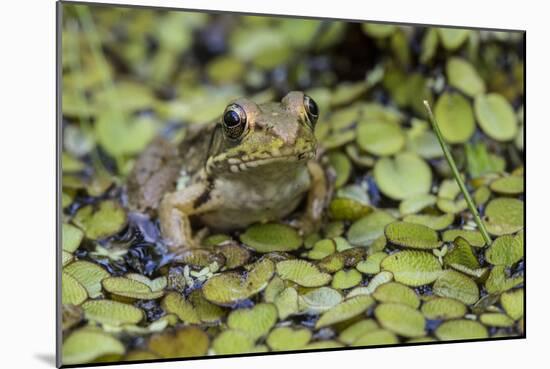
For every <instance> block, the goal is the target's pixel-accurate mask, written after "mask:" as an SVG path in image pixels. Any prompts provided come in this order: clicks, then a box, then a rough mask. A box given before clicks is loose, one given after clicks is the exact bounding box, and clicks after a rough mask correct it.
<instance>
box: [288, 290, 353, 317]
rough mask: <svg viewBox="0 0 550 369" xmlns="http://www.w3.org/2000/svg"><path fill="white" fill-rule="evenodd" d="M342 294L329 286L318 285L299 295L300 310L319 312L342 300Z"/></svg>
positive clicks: (312, 312) (310, 312)
mask: <svg viewBox="0 0 550 369" xmlns="http://www.w3.org/2000/svg"><path fill="white" fill-rule="evenodd" d="M342 299H343V298H342V294H341V293H340V292H338V291H337V290H335V289H333V288H330V287H320V288H316V289H314V290H311V291H309V292H306V293H305V294H303V295H300V297H299V305H300V308H301V310H303V311H304V312H306V313H308V314H320V313H324V312H325V311H327V310H330V309H331V308H333V307H334V306H336V305H338V304H339V303H341V302H342Z"/></svg>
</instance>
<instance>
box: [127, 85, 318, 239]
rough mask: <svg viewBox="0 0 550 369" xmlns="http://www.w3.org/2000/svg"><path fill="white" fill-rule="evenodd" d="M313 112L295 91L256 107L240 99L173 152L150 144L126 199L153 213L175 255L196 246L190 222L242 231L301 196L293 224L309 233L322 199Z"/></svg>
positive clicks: (279, 214)
mask: <svg viewBox="0 0 550 369" xmlns="http://www.w3.org/2000/svg"><path fill="white" fill-rule="evenodd" d="M318 114H319V113H318V109H317V105H316V104H315V102H314V101H313V99H311V98H310V97H309V96H307V95H305V94H304V93H302V92H298V91H294V92H290V93H288V94H287V95H286V96H285V97H284V98H283V99H282V100H281V101H280V102H270V103H265V104H259V105H258V104H255V103H254V102H253V101H251V100H248V99H244V98H241V99H237V100H235V101H233V102H231V103H230V104H229V105H227V107H226V109H225V111H224V112H223V114H222V117H221V118H220V120H219V122H217V123H215V124H213V125H207V126H205V127H202V128H200V129H195V130H194V131H190V132H188V134H187V136H186V138H185V140H183V142H182V143H181V144H180V145H179V147H178V148H175V147H173V146H171V144H170V143H168V142H167V141H166V140H162V139H157V140H156V141H155V142H153V143H152V144H151V145H150V146H149V147H148V148H147V149H146V150H145V151H144V153H142V155H141V156H140V157H139V158H138V160H137V163H136V165H135V167H134V169H133V171H132V173H131V174H130V177H129V180H128V196H129V202H130V204H131V206H132V207H134V208H137V209H138V210H142V211H143V210H152V211H154V212H158V217H159V220H160V227H161V232H162V235H163V237H164V240H165V241H166V243H167V244H168V245H169V247H170V248H172V249H173V250H185V249H189V248H193V247H198V246H199V245H200V240H199V239H198V238H197V237H193V234H192V228H191V219H197V220H198V221H199V222H200V223H201V224H202V225H205V226H207V227H208V228H209V229H214V230H221V231H228V230H235V229H242V228H245V227H246V226H248V225H250V224H252V223H257V222H268V221H274V220H280V219H282V218H284V217H286V216H287V215H289V214H290V213H291V212H293V211H294V210H295V209H296V208H297V207H298V205H299V204H300V203H301V202H302V200H303V199H304V197H306V196H307V200H306V209H305V211H304V213H303V214H302V216H301V218H300V219H299V220H298V221H296V222H295V224H296V225H297V226H298V228H299V229H300V230H302V231H303V232H304V233H308V232H310V231H313V230H314V229H315V228H316V226H317V225H318V224H319V221H320V217H321V213H322V209H323V207H324V205H325V202H326V197H327V186H326V179H325V175H324V172H323V170H322V168H321V167H320V165H319V164H318V163H317V162H316V161H315V157H316V150H317V142H316V139H315V135H314V126H315V123H316V121H317V118H318ZM176 182H177V185H176V184H175V183H176Z"/></svg>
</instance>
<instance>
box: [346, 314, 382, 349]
mask: <svg viewBox="0 0 550 369" xmlns="http://www.w3.org/2000/svg"><path fill="white" fill-rule="evenodd" d="M379 329H380V326H379V325H378V323H376V321H375V320H374V319H364V320H360V321H358V322H357V323H354V324H352V325H350V326H349V327H347V328H346V329H344V330H343V331H342V332H341V333H340V335H339V336H338V340H340V341H342V342H344V343H345V344H347V345H351V344H352V343H353V342H355V341H356V340H357V339H358V338H360V337H361V336H363V335H365V334H367V333H370V332H374V331H376V330H379Z"/></svg>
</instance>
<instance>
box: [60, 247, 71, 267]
mask: <svg viewBox="0 0 550 369" xmlns="http://www.w3.org/2000/svg"><path fill="white" fill-rule="evenodd" d="M71 261H73V254H71V253H70V252H67V251H65V250H62V251H61V265H62V266H65V265H67V264H69V263H70V262H71Z"/></svg>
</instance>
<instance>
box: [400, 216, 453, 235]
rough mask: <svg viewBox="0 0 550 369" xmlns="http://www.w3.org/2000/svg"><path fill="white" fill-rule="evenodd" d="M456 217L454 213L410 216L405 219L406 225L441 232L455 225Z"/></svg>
mask: <svg viewBox="0 0 550 369" xmlns="http://www.w3.org/2000/svg"><path fill="white" fill-rule="evenodd" d="M454 220H455V216H454V214H452V213H446V214H442V215H429V214H409V215H407V216H405V217H404V218H403V221H404V222H406V223H414V224H419V225H422V226H425V227H428V228H431V229H433V230H436V231H441V230H443V229H445V228H447V227H449V226H450V225H451V224H453V222H454Z"/></svg>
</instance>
